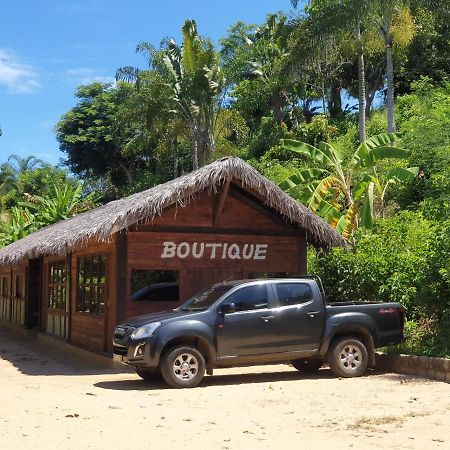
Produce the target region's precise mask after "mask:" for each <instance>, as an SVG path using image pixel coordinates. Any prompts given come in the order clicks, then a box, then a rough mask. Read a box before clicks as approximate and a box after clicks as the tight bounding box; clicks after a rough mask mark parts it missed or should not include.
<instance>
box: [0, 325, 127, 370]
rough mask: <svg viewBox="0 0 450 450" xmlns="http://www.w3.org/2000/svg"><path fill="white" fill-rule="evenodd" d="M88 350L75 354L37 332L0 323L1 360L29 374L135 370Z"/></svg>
mask: <svg viewBox="0 0 450 450" xmlns="http://www.w3.org/2000/svg"><path fill="white" fill-rule="evenodd" d="M84 353H86V355H83V354H80V353H71V352H68V351H65V350H64V349H62V348H61V347H59V346H58V345H52V344H51V343H48V342H40V341H39V340H38V339H37V337H36V335H33V334H26V333H24V332H23V331H18V330H14V329H11V328H10V327H6V326H2V325H0V362H1V360H4V361H8V362H9V363H11V364H12V365H13V366H14V367H16V368H17V369H18V370H19V371H20V372H21V373H23V374H25V375H31V376H40V375H45V376H54V375H101V374H105V375H107V374H115V373H127V372H130V371H131V370H130V369H129V368H127V367H126V366H122V365H118V364H114V363H113V362H112V360H111V361H108V359H107V358H105V357H102V356H98V355H95V354H90V353H89V352H84Z"/></svg>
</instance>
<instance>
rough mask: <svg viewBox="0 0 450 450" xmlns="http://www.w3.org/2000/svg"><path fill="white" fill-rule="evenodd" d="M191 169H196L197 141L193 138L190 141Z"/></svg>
mask: <svg viewBox="0 0 450 450" xmlns="http://www.w3.org/2000/svg"><path fill="white" fill-rule="evenodd" d="M192 167H193V169H194V170H197V169H198V167H199V166H198V140H197V138H196V137H195V136H193V139H192Z"/></svg>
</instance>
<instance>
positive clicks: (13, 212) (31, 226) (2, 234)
mask: <svg viewBox="0 0 450 450" xmlns="http://www.w3.org/2000/svg"><path fill="white" fill-rule="evenodd" d="M37 228H38V227H37V224H36V221H35V217H34V216H33V214H32V213H30V211H29V210H28V209H26V208H19V207H17V206H14V207H12V208H11V209H10V210H9V211H8V214H7V215H6V214H3V217H2V221H1V222H0V247H3V246H6V245H9V244H11V243H12V242H15V241H18V240H19V239H22V238H24V237H25V236H28V235H29V234H30V233H32V232H33V231H35V230H36V229H37Z"/></svg>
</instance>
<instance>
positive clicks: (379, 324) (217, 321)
mask: <svg viewBox="0 0 450 450" xmlns="http://www.w3.org/2000/svg"><path fill="white" fill-rule="evenodd" d="M403 324H404V309H403V307H402V306H401V305H400V304H399V303H364V302H361V303H331V304H326V302H325V295H324V292H323V287H322V283H321V281H320V279H318V278H317V277H302V278H292V279H269V280H239V281H228V282H224V283H219V284H215V285H213V286H211V287H209V288H207V289H204V290H203V291H201V292H200V293H198V294H197V295H195V296H194V297H192V298H191V299H189V300H188V301H186V302H185V303H183V304H182V305H181V306H180V307H178V308H176V309H174V310H172V311H166V312H162V313H156V314H149V315H145V316H139V317H135V318H133V319H130V320H127V321H126V322H124V323H122V324H120V325H118V326H117V327H116V329H115V332H114V342H113V343H114V359H115V360H116V361H121V362H123V363H125V364H128V365H131V366H133V367H134V368H135V370H136V372H137V373H138V374H139V375H140V376H141V377H142V378H144V379H146V380H150V379H152V377H154V376H155V374H157V375H159V374H160V375H162V377H163V378H164V380H165V381H166V383H168V384H169V385H170V386H173V387H177V388H180V387H181V388H182V387H194V386H197V385H198V384H199V383H200V382H201V381H202V379H203V377H204V375H205V372H206V373H208V374H210V375H212V373H213V369H214V368H215V367H231V366H240V365H257V364H267V363H290V364H292V365H293V366H294V367H295V368H296V369H298V370H300V371H303V372H314V371H317V370H319V368H320V367H321V366H322V364H323V363H324V362H328V363H329V365H330V367H331V369H332V370H333V372H334V373H335V374H336V375H338V376H341V377H355V376H360V375H362V374H363V373H364V372H365V371H366V369H367V367H368V366H373V365H374V364H375V354H374V349H375V348H377V347H383V346H386V345H391V344H397V343H399V342H402V341H403V340H404V335H403Z"/></svg>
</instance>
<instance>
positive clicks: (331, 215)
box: [280, 133, 417, 238]
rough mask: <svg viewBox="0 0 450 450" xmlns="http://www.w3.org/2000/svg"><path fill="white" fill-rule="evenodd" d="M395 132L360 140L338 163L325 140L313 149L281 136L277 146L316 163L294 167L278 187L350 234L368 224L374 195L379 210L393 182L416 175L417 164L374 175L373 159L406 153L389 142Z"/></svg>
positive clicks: (336, 155) (372, 210) (382, 206)
mask: <svg viewBox="0 0 450 450" xmlns="http://www.w3.org/2000/svg"><path fill="white" fill-rule="evenodd" d="M399 137H400V136H399V134H398V133H383V134H379V135H376V136H372V137H371V138H369V139H367V140H365V141H364V142H363V143H361V144H360V145H359V146H358V147H357V149H356V150H355V152H354V153H353V155H352V158H351V160H350V162H349V163H348V164H347V165H345V166H344V163H343V159H342V157H341V156H340V154H339V152H338V151H337V150H336V149H335V148H334V147H332V146H331V145H330V144H328V143H326V142H320V143H319V145H318V146H317V147H315V146H313V145H310V144H307V143H305V142H299V141H295V140H290V139H282V140H281V145H282V146H283V147H284V148H286V149H287V150H290V151H292V152H294V153H297V154H300V155H302V156H304V157H306V158H307V159H308V160H309V161H311V162H313V163H315V165H316V166H317V167H311V168H308V169H305V170H302V171H300V172H299V173H298V174H296V175H293V176H291V177H289V178H288V179H287V180H284V181H283V182H282V183H281V184H280V187H281V188H282V189H285V190H290V191H291V192H293V193H294V192H295V193H296V194H297V195H296V196H297V197H298V198H299V199H300V200H301V201H303V202H304V203H306V204H307V205H308V207H309V208H310V209H311V210H312V211H314V212H317V213H318V214H319V215H320V216H322V217H324V218H325V219H326V220H327V221H328V223H329V224H330V225H331V226H333V227H334V228H335V229H336V230H337V231H338V232H339V233H341V234H342V235H343V236H344V237H346V238H350V237H351V236H352V234H353V232H354V231H355V229H356V228H357V227H358V226H359V225H362V226H364V227H367V228H370V227H372V222H373V218H374V200H375V197H376V196H378V197H379V200H380V202H381V210H382V214H384V201H385V196H386V192H387V189H388V188H389V186H391V185H392V184H394V183H396V182H398V181H405V180H407V179H411V178H413V177H414V176H416V175H417V168H408V169H405V168H400V167H394V168H392V169H390V170H389V171H388V172H387V173H386V175H385V176H383V175H381V176H380V175H379V174H378V173H377V170H376V166H377V163H378V162H379V161H381V160H385V159H405V158H407V157H408V155H409V152H408V151H407V150H405V149H402V148H399V147H397V146H395V143H396V142H397V141H398V139H399Z"/></svg>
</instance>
